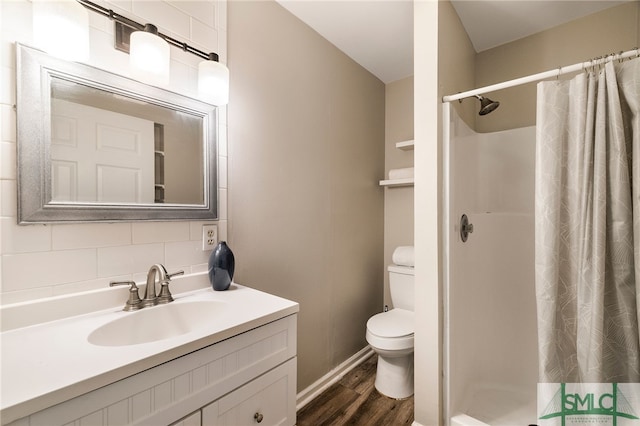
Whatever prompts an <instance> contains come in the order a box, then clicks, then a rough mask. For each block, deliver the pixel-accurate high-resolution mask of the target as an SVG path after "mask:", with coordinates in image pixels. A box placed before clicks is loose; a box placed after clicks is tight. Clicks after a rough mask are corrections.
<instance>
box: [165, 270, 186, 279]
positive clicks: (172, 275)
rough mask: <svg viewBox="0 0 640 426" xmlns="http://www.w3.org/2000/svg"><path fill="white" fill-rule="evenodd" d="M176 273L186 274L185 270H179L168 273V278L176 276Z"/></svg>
mask: <svg viewBox="0 0 640 426" xmlns="http://www.w3.org/2000/svg"><path fill="white" fill-rule="evenodd" d="M176 275H184V271H178V272H173V273H171V274H167V278H168V279H171V278H173V277H175V276H176Z"/></svg>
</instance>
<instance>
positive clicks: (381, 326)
mask: <svg viewBox="0 0 640 426" xmlns="http://www.w3.org/2000/svg"><path fill="white" fill-rule="evenodd" d="M414 330H415V327H414V313H413V312H412V311H407V310H405V309H392V310H390V311H388V312H382V313H380V314H377V315H374V316H372V317H371V318H369V321H367V335H366V339H367V342H369V344H370V345H371V346H373V347H374V348H377V349H381V350H385V351H406V350H408V349H413V333H414Z"/></svg>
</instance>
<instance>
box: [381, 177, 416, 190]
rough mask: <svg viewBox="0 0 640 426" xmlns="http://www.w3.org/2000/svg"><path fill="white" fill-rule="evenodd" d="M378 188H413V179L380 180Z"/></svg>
mask: <svg viewBox="0 0 640 426" xmlns="http://www.w3.org/2000/svg"><path fill="white" fill-rule="evenodd" d="M380 186H388V187H390V188H392V187H397V186H413V178H404V179H387V180H381V181H380Z"/></svg>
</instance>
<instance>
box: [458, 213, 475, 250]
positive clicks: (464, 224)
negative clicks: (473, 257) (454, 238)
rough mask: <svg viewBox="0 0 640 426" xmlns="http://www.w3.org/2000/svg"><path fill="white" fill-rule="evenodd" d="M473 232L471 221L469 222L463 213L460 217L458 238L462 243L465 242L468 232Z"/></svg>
mask: <svg viewBox="0 0 640 426" xmlns="http://www.w3.org/2000/svg"><path fill="white" fill-rule="evenodd" d="M471 233H473V223H469V218H468V217H467V215H466V214H463V215H462V217H461V218H460V239H461V240H462V242H463V243H466V242H467V238H469V234H471Z"/></svg>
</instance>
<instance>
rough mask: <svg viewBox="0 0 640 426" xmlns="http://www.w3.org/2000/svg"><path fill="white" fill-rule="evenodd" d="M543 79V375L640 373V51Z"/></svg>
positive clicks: (539, 218) (585, 377) (539, 181)
mask: <svg viewBox="0 0 640 426" xmlns="http://www.w3.org/2000/svg"><path fill="white" fill-rule="evenodd" d="M599 68H600V69H597V70H594V71H591V72H589V73H582V74H580V75H578V76H576V77H575V78H573V79H572V80H570V81H549V82H542V83H539V84H538V107H537V141H536V144H537V145H536V191H535V197H536V207H535V214H536V220H535V224H536V225H535V226H536V229H535V239H536V241H535V246H536V248H535V256H536V259H535V262H536V265H535V266H536V296H537V309H538V343H539V380H540V382H543V383H562V382H564V383H585V382H597V383H613V382H616V383H621V382H640V355H639V352H640V348H639V340H640V334H639V331H638V322H639V317H640V311H639V309H638V308H639V307H640V58H636V59H633V60H630V61H626V62H623V63H618V62H617V61H613V62H608V63H607V64H606V65H600V67H599Z"/></svg>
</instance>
